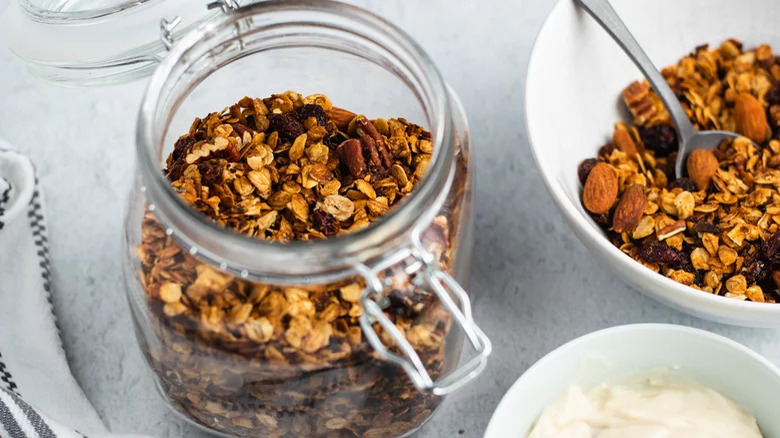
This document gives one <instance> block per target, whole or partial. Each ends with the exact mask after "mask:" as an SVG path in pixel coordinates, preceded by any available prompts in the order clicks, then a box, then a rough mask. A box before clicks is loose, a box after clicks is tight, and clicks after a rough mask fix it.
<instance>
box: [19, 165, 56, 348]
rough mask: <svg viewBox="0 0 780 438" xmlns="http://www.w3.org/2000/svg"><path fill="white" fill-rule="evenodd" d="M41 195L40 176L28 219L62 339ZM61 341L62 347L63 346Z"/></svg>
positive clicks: (42, 275) (47, 299) (46, 290)
mask: <svg viewBox="0 0 780 438" xmlns="http://www.w3.org/2000/svg"><path fill="white" fill-rule="evenodd" d="M40 199H41V194H40V189H39V184H38V175H36V176H35V191H34V192H33V196H32V199H30V209H29V211H28V212H27V218H28V219H29V221H30V228H31V229H32V235H33V241H34V242H35V250H36V254H37V255H38V266H40V268H41V280H42V281H43V290H44V292H45V293H46V301H47V302H48V303H49V311H50V312H51V317H52V318H53V319H54V327H55V328H56V329H57V338H58V339H60V340H61V339H62V331H61V330H60V324H59V321H57V315H55V314H54V303H53V300H52V297H51V268H50V266H49V245H48V242H49V239H48V237H47V231H46V225H45V224H44V218H43V209H42V208H41V201H40ZM61 342H62V341H60V347H61V346H62V345H61Z"/></svg>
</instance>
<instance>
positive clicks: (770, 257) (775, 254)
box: [761, 231, 780, 265]
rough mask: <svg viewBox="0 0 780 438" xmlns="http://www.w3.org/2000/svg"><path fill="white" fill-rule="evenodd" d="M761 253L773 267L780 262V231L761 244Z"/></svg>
mask: <svg viewBox="0 0 780 438" xmlns="http://www.w3.org/2000/svg"><path fill="white" fill-rule="evenodd" d="M761 253H762V254H763V256H764V259H765V260H767V261H768V262H769V263H771V264H773V265H777V264H778V262H780V231H778V232H776V233H775V234H772V236H770V237H769V239H766V240H765V241H764V243H762V244H761Z"/></svg>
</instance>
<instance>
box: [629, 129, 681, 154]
mask: <svg viewBox="0 0 780 438" xmlns="http://www.w3.org/2000/svg"><path fill="white" fill-rule="evenodd" d="M639 137H641V138H642V143H644V145H645V148H646V149H649V150H651V151H653V152H655V156H656V157H666V156H668V155H669V154H671V153H672V152H674V151H676V150H678V149H679V147H680V145H679V143H678V141H677V132H676V131H675V130H674V128H672V127H671V126H669V125H665V124H662V125H655V126H650V127H648V128H643V129H642V130H640V131H639Z"/></svg>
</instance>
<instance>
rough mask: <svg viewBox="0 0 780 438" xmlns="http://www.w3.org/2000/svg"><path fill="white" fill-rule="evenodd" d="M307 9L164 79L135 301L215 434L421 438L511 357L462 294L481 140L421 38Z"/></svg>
mask: <svg viewBox="0 0 780 438" xmlns="http://www.w3.org/2000/svg"><path fill="white" fill-rule="evenodd" d="M307 3H310V2H296V1H291V2H284V3H276V2H270V3H261V4H256V5H251V6H248V7H242V8H239V9H236V10H231V11H227V13H226V14H225V15H224V16H223V17H221V18H220V19H219V20H217V21H214V22H212V23H209V24H207V25H206V26H204V27H202V28H201V29H199V30H197V31H195V32H193V33H191V34H190V35H188V36H187V37H185V38H184V39H183V40H182V41H180V42H178V43H177V44H176V45H175V46H174V47H173V49H172V50H171V52H170V53H169V55H168V57H167V58H166V59H165V60H164V61H163V63H162V64H161V65H160V67H159V68H158V69H157V71H156V73H155V75H154V76H153V78H152V80H151V83H150V86H149V89H148V90H147V93H146V95H145V97H144V101H143V104H142V110H141V114H140V118H139V125H138V143H137V151H138V153H137V156H138V168H139V175H138V178H137V185H136V187H135V188H134V190H133V191H132V193H131V200H130V206H129V210H128V216H127V220H126V233H125V242H126V246H125V258H126V263H125V264H124V266H125V278H126V282H127V293H128V299H129V302H130V307H131V310H132V312H133V316H134V321H135V324H136V325H135V326H136V332H137V337H138V340H139V344H140V345H141V348H142V350H143V352H144V355H145V357H146V359H147V361H148V363H149V365H150V368H151V370H152V371H153V375H154V377H155V380H156V383H157V385H158V388H159V389H160V391H161V393H162V395H163V396H164V397H165V399H166V401H167V402H168V403H169V404H170V406H171V407H172V408H173V409H174V410H175V411H176V412H178V413H180V414H182V415H183V416H185V418H188V419H189V420H191V421H192V422H194V423H195V424H196V425H199V426H201V427H203V428H205V429H206V430H209V431H212V432H216V433H221V434H224V435H228V436H240V437H249V436H270V437H319V436H327V437H364V436H365V437H396V436H405V435H407V434H410V433H411V432H413V431H414V430H416V429H417V428H419V427H420V426H421V425H422V423H423V422H425V421H426V420H427V419H428V418H429V417H430V416H431V415H432V413H433V412H434V410H435V409H436V407H437V406H438V405H439V403H440V402H441V399H442V396H443V395H445V394H447V393H449V392H451V391H453V390H455V389H457V388H458V387H459V386H460V385H462V384H463V383H465V382H466V381H468V380H470V379H472V378H474V377H475V376H476V375H477V374H478V373H479V371H481V369H482V368H483V367H484V365H485V360H486V357H487V355H488V354H489V353H490V343H489V341H488V340H487V338H486V337H485V336H484V334H483V333H482V332H481V331H480V330H479V328H478V327H477V326H476V325H475V324H474V321H473V319H472V318H471V311H470V304H469V299H468V296H467V293H466V292H465V291H464V290H463V289H462V288H461V286H460V284H465V282H466V281H467V279H468V264H469V261H470V260H469V258H470V252H471V247H472V242H471V238H472V229H473V211H472V208H471V196H472V179H471V167H472V165H473V164H472V160H471V156H470V153H471V152H470V147H469V146H470V145H469V137H468V131H467V126H466V121H465V118H464V115H463V112H462V109H461V108H460V105H459V103H458V101H457V98H456V97H455V95H454V94H453V93H452V92H451V91H450V90H449V89H448V88H447V87H446V85H445V84H444V83H443V81H442V79H441V78H440V76H439V74H438V72H437V71H436V69H435V67H434V66H433V65H432V64H431V61H430V60H429V59H428V58H427V56H426V55H425V54H424V53H422V51H421V50H420V49H419V48H418V47H417V46H416V45H415V44H414V43H413V42H411V41H410V40H409V39H408V37H407V36H406V35H405V34H403V33H402V32H401V31H400V30H398V29H396V28H394V27H393V26H391V25H390V24H388V23H386V22H384V21H383V20H382V19H381V18H378V17H375V16H373V15H371V14H369V13H367V12H365V11H362V10H360V9H357V8H354V7H350V6H346V5H343V4H336V3H329V2H318V3H314V4H307ZM290 89H294V90H297V91H300V93H299V92H296V91H286V92H285V91H284V90H290ZM223 108H224V109H223ZM196 117H201V119H195V118H196ZM193 119H195V122H194V123H193ZM464 339H465V340H466V341H467V342H466V344H468V345H470V346H471V353H470V354H469V355H468V356H469V358H467V359H464V360H462V361H461V360H460V359H461V352H462V350H463V348H462V347H463V345H464V342H463V341H464Z"/></svg>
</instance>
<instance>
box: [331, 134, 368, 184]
mask: <svg viewBox="0 0 780 438" xmlns="http://www.w3.org/2000/svg"><path fill="white" fill-rule="evenodd" d="M336 150H337V152H338V154H339V159H340V160H341V162H342V163H344V165H345V166H347V169H348V170H349V174H350V175H352V177H354V178H363V177H364V176H366V169H367V168H366V160H365V159H364V158H363V147H362V145H361V144H360V140H358V139H355V138H350V139H349V140H346V141H344V142H342V143H341V144H340V145H339V147H338V149H336Z"/></svg>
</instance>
